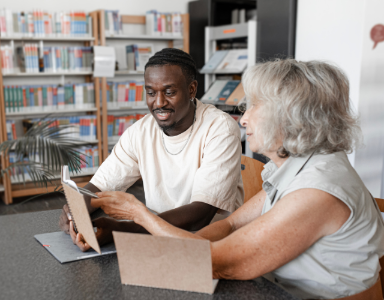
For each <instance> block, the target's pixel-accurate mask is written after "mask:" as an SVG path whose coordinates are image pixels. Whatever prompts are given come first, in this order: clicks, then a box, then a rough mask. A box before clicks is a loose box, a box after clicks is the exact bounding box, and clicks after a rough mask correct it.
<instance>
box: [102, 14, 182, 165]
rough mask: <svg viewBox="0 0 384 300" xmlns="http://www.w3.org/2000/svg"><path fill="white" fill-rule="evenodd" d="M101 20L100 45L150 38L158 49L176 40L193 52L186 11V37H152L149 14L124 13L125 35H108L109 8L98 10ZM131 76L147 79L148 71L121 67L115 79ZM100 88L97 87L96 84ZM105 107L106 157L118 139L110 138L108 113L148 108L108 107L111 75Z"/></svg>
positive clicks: (104, 87)
mask: <svg viewBox="0 0 384 300" xmlns="http://www.w3.org/2000/svg"><path fill="white" fill-rule="evenodd" d="M98 17H99V18H98V23H99V24H100V26H99V35H100V36H99V45H100V46H110V45H117V43H120V44H121V42H122V41H130V42H132V43H136V42H142V41H150V42H156V43H157V44H156V46H157V49H156V47H155V50H160V49H161V48H165V47H168V48H172V47H174V46H175V44H176V43H180V44H182V49H183V50H184V51H185V52H187V53H189V14H182V15H181V18H182V22H183V32H182V36H152V35H146V34H145V24H146V18H145V15H121V22H122V25H123V34H119V35H113V36H107V35H106V32H105V26H104V24H105V11H104V10H99V11H98ZM117 76H119V77H125V76H128V77H130V78H141V81H144V78H143V76H144V72H138V71H129V70H120V71H116V72H115V78H116V77H117ZM95 88H96V87H95ZM101 99H102V101H101V102H102V103H101V107H102V111H101V113H102V139H103V145H102V146H103V149H102V150H103V151H102V153H103V160H105V159H106V158H107V157H108V149H109V148H110V147H111V146H113V145H114V144H115V143H116V142H117V139H116V138H111V139H110V140H109V141H108V131H107V118H108V112H110V113H117V112H118V113H120V114H121V113H124V114H126V115H129V114H133V113H147V112H148V108H147V105H146V103H145V101H143V102H144V103H140V104H139V105H136V104H137V103H133V105H132V106H124V107H118V108H108V106H107V78H101Z"/></svg>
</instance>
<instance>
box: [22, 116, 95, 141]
mask: <svg viewBox="0 0 384 300" xmlns="http://www.w3.org/2000/svg"><path fill="white" fill-rule="evenodd" d="M52 120H53V121H54V122H52ZM36 122H41V123H44V122H52V124H51V125H50V126H52V127H54V126H68V128H66V129H64V130H62V131H61V133H62V134H65V138H68V139H71V138H73V139H76V140H79V141H92V142H94V141H95V140H96V116H92V115H88V116H75V117H60V118H55V119H52V118H51V119H43V120H41V119H25V120H23V127H24V131H25V132H27V130H28V129H29V128H31V127H32V126H33V124H35V123H36Z"/></svg>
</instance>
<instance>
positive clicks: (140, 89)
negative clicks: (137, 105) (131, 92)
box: [136, 85, 143, 101]
mask: <svg viewBox="0 0 384 300" xmlns="http://www.w3.org/2000/svg"><path fill="white" fill-rule="evenodd" d="M142 95H143V86H142V85H136V101H143V99H142Z"/></svg>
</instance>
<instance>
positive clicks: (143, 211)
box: [133, 204, 150, 227]
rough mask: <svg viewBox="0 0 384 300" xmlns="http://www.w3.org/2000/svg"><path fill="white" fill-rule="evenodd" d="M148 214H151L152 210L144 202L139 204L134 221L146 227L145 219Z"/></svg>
mask: <svg viewBox="0 0 384 300" xmlns="http://www.w3.org/2000/svg"><path fill="white" fill-rule="evenodd" d="M147 214H150V212H149V210H148V208H147V207H146V206H145V205H144V204H142V205H140V206H138V208H137V211H136V213H135V215H134V218H133V222H135V223H136V224H138V225H140V226H142V227H145V226H144V223H145V219H146V216H147Z"/></svg>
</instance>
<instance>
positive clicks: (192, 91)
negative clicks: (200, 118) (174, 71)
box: [189, 80, 198, 99]
mask: <svg viewBox="0 0 384 300" xmlns="http://www.w3.org/2000/svg"><path fill="white" fill-rule="evenodd" d="M197 86H198V83H197V80H194V81H192V82H191V83H190V84H189V96H190V98H191V99H192V98H195V97H196V93H197Z"/></svg>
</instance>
